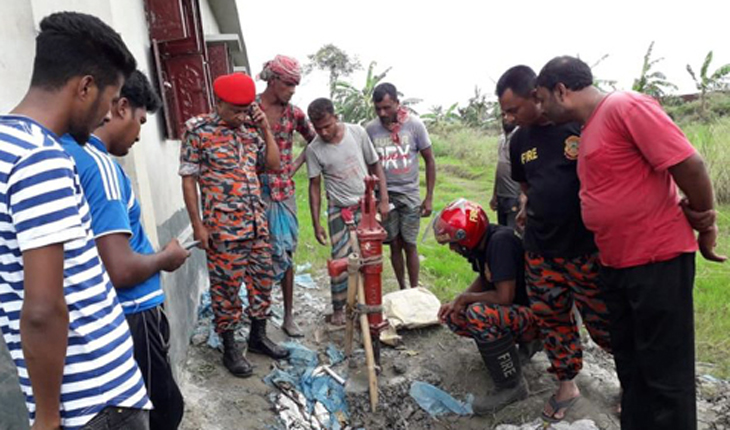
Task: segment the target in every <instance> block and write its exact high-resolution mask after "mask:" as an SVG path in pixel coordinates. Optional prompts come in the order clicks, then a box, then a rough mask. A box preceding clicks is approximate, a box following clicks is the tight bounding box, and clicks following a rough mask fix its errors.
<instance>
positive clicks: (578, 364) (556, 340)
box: [525, 252, 611, 381]
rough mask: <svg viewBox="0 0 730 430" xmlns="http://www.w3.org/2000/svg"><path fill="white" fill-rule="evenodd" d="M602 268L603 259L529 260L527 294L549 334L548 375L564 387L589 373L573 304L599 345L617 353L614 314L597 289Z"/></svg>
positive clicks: (546, 345) (531, 256) (529, 256)
mask: <svg viewBox="0 0 730 430" xmlns="http://www.w3.org/2000/svg"><path fill="white" fill-rule="evenodd" d="M598 265H599V263H598V254H597V253H594V254H589V255H584V256H579V257H574V258H548V257H544V256H542V255H539V254H536V253H532V252H527V253H526V256H525V266H526V273H525V277H526V279H527V283H528V285H529V288H528V289H527V292H528V294H529V296H530V307H531V308H532V312H533V313H534V314H535V316H536V317H537V318H538V323H539V325H540V328H541V330H542V333H543V342H544V348H545V352H546V354H547V356H548V359H549V360H550V368H549V369H548V372H550V373H554V374H555V375H556V376H557V378H558V380H560V381H569V380H571V379H573V378H575V377H576V376H577V375H578V373H579V372H580V370H581V368H582V367H583V350H582V348H581V346H580V332H579V331H578V325H577V324H576V322H575V321H574V318H575V315H574V313H573V303H575V307H576V308H577V310H578V312H580V315H581V316H582V317H583V322H584V323H585V326H586V329H588V333H589V334H590V336H591V338H592V339H593V341H594V342H596V344H598V346H600V347H601V348H603V349H604V350H605V351H607V352H611V341H610V336H609V334H608V308H607V307H606V304H605V303H604V302H603V300H602V299H601V298H600V297H599V294H600V292H599V289H598V287H597V285H598V284H597V281H598Z"/></svg>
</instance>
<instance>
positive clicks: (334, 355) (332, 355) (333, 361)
mask: <svg viewBox="0 0 730 430" xmlns="http://www.w3.org/2000/svg"><path fill="white" fill-rule="evenodd" d="M327 357H329V359H330V366H337V365H338V364H340V363H342V362H343V361H345V353H344V352H342V351H340V350H339V349H338V348H337V347H336V346H335V345H334V344H331V343H330V344H329V345H327Z"/></svg>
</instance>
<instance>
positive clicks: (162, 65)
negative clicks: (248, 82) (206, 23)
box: [146, 0, 213, 139]
mask: <svg viewBox="0 0 730 430" xmlns="http://www.w3.org/2000/svg"><path fill="white" fill-rule="evenodd" d="M146 1H147V2H148V9H149V11H153V8H154V7H155V6H154V5H155V4H158V3H159V4H162V3H165V4H166V6H167V9H166V10H168V9H173V7H172V6H171V4H172V3H175V4H177V3H179V4H180V5H181V10H182V12H181V13H182V17H181V21H180V20H179V21H178V22H184V28H185V29H186V30H187V34H186V35H185V36H184V37H183V38H178V39H174V40H166V41H162V40H157V39H156V38H155V31H156V30H155V26H157V27H158V28H164V27H166V26H169V27H172V24H169V23H167V24H165V23H163V22H161V21H164V19H165V16H166V15H163V14H162V13H157V14H155V13H152V12H148V16H147V19H148V22H149V28H150V39H151V40H152V54H153V56H154V61H155V67H156V69H157V82H158V87H159V92H160V95H161V97H162V99H163V103H164V105H163V110H164V112H163V113H164V115H165V128H166V132H167V137H168V138H170V139H179V138H180V136H181V134H182V131H183V130H184V127H185V122H186V121H187V120H188V119H190V118H192V117H194V116H196V115H201V114H204V113H208V112H210V111H211V109H212V107H213V99H212V92H213V91H212V88H211V84H210V82H211V80H210V71H209V68H208V63H207V61H206V59H207V52H206V46H205V43H204V41H203V27H202V22H201V16H200V7H199V3H198V0H146ZM174 16H175V15H174V14H172V15H171V17H170V19H171V20H173V19H174ZM153 19H155V20H158V22H157V23H153V22H152V20H153Z"/></svg>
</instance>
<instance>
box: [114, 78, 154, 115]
mask: <svg viewBox="0 0 730 430" xmlns="http://www.w3.org/2000/svg"><path fill="white" fill-rule="evenodd" d="M120 95H121V97H124V98H126V99H127V100H129V104H131V105H132V107H134V108H144V109H145V110H147V112H150V113H155V112H157V110H159V109H160V106H161V105H162V101H161V100H160V97H159V96H158V95H157V92H155V89H154V88H152V84H150V80H149V79H147V76H145V75H144V73H142V72H140V71H139V70H135V71H134V72H132V74H131V75H130V76H129V77H128V78H127V80H126V81H125V82H124V86H123V87H122V91H121V93H120Z"/></svg>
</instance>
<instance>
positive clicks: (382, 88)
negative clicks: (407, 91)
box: [373, 82, 398, 103]
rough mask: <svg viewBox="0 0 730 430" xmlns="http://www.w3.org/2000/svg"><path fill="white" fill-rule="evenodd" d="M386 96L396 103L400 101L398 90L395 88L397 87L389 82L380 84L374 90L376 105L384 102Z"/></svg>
mask: <svg viewBox="0 0 730 430" xmlns="http://www.w3.org/2000/svg"><path fill="white" fill-rule="evenodd" d="M386 95H388V96H390V99H391V100H393V101H394V102H397V101H398V90H397V89H396V88H395V85H393V84H391V83H388V82H383V83H382V84H379V85H378V86H377V87H375V89H374V90H373V101H374V102H375V103H380V102H382V101H383V99H384V98H385V96H386Z"/></svg>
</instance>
